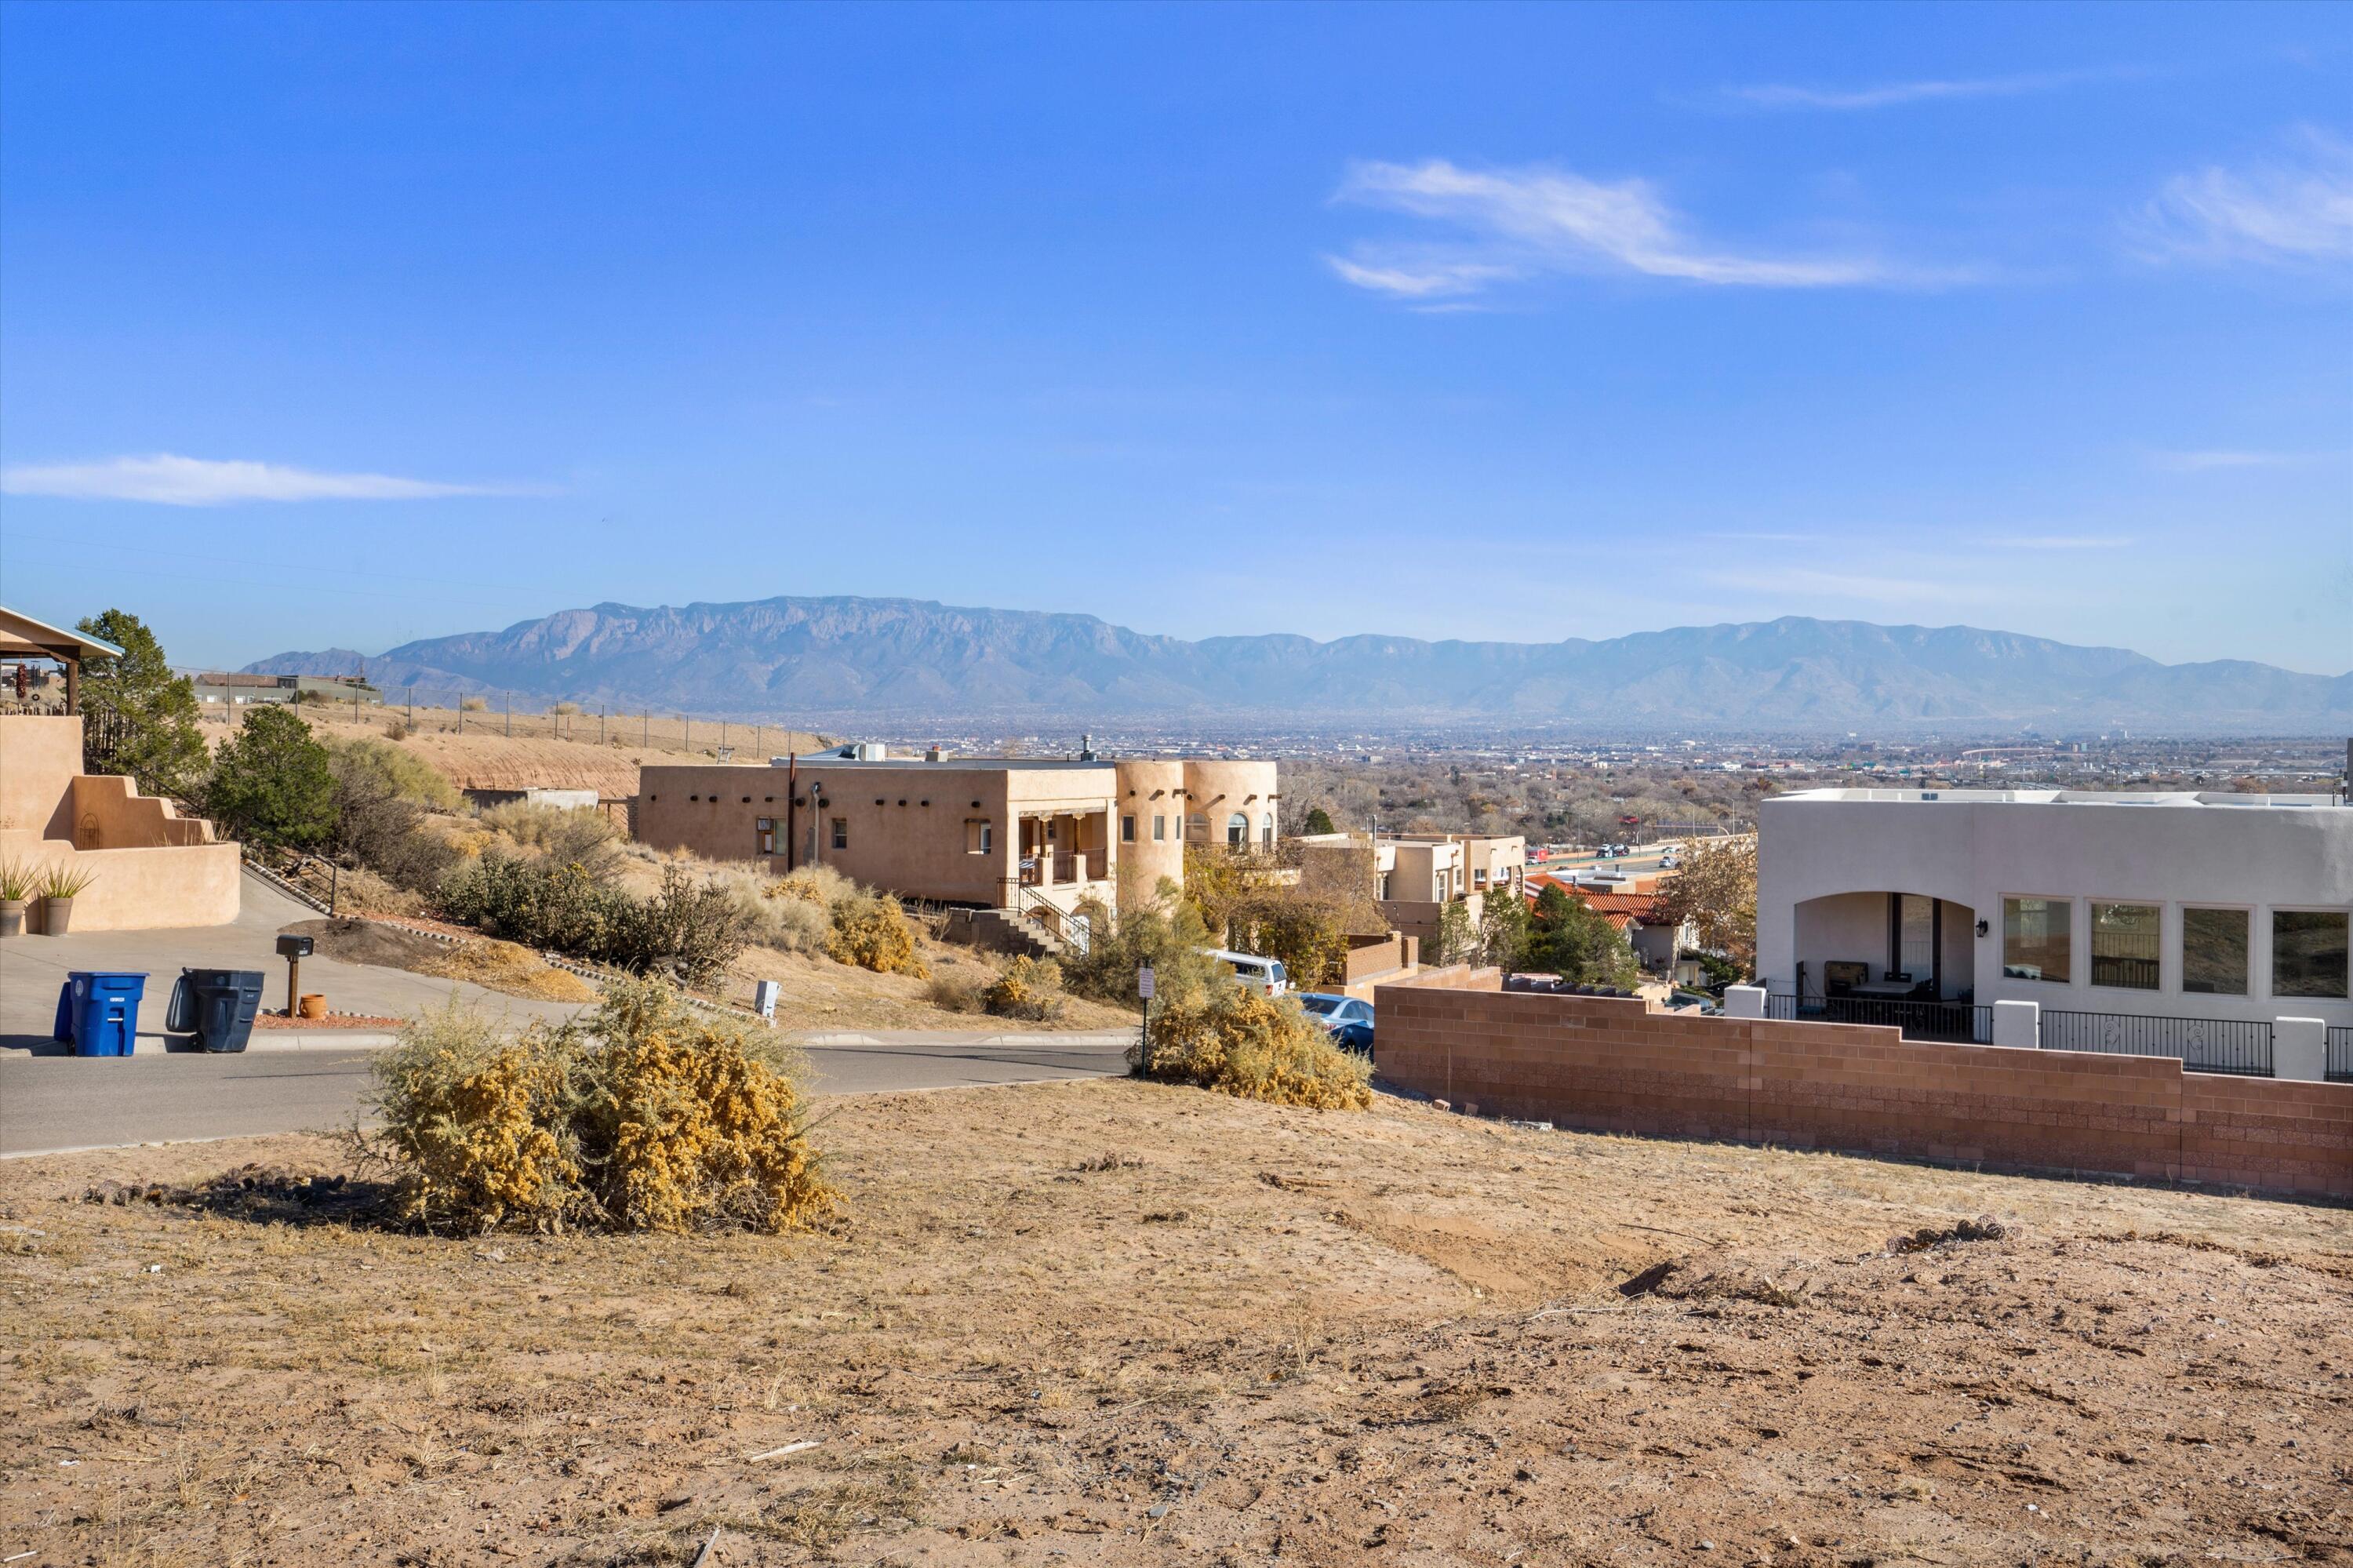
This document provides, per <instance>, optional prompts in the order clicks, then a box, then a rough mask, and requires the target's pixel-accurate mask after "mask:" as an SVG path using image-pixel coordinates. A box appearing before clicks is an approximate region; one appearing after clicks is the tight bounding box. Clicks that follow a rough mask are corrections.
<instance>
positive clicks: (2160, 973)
mask: <svg viewBox="0 0 2353 1568" xmlns="http://www.w3.org/2000/svg"><path fill="white" fill-rule="evenodd" d="M2026 896H2028V897H2037V896H2040V895H2035V894H2029V895H2026ZM2083 903H2084V986H2085V987H2086V988H2087V989H2089V990H2092V991H2121V992H2123V993H2124V994H2125V995H2126V996H2162V995H2164V994H2165V993H2166V992H2168V991H2171V990H2172V989H2173V988H2172V987H2171V986H2169V985H2168V984H2167V983H2166V980H2167V979H2168V973H2167V969H2166V964H2165V945H2166V944H2165V937H2166V927H2167V925H2168V920H2167V918H2166V911H2167V909H2168V905H2167V903H2166V901H2165V900H2164V899H2162V898H2085V899H2084V901H2083ZM2094 904H2129V905H2132V906H2135V907H2136V908H2140V909H2154V910H2156V911H2157V983H2156V984H2155V985H2153V986H2140V985H2102V984H2101V983H2100V982H2099V981H2098V980H2094V979H2093V978H2092V938H2093V935H2094V932H2096V931H2097V930H2098V927H2097V926H2096V925H2094V922H2093V918H2092V906H2094ZM2068 924H2070V925H2073V924H2074V922H2073V921H2072V920H2071V921H2069V922H2068ZM2177 945H2178V944H2177ZM2068 946H2069V948H2071V949H2072V948H2073V946H2074V944H2073V942H2070V943H2069V944H2068ZM2068 957H2069V967H2070V968H2073V952H2072V951H2071V952H2070V953H2069V955H2068Z"/></svg>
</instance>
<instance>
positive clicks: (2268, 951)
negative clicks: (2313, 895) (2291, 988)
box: [2248, 904, 2353, 1001]
mask: <svg viewBox="0 0 2353 1568" xmlns="http://www.w3.org/2000/svg"><path fill="white" fill-rule="evenodd" d="M2283 915H2334V916H2337V918H2338V919H2340V920H2342V921H2344V922H2345V925H2346V933H2347V936H2348V938H2353V909H2348V908H2346V907H2345V906H2344V905H2342V904H2274V905H2270V906H2266V907H2265V909H2264V910H2263V989H2264V991H2265V993H2266V994H2267V995H2269V996H2270V997H2271V999H2272V1000H2273V1001H2353V954H2348V962H2347V965H2346V976H2345V989H2344V990H2343V991H2338V992H2337V994H2336V995H2334V996H2309V995H2306V996H2296V995H2291V994H2289V993H2287V992H2284V991H2281V990H2280V988H2279V917H2280V916H2283ZM2248 983H2249V984H2250V985H2252V984H2253V977H2252V976H2250V977H2249V980H2248Z"/></svg>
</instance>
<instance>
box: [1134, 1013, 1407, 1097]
mask: <svg viewBox="0 0 2353 1568" xmlns="http://www.w3.org/2000/svg"><path fill="white" fill-rule="evenodd" d="M1151 1027H1152V1035H1151V1047H1152V1054H1151V1059H1150V1066H1149V1070H1148V1072H1147V1076H1150V1077H1154V1078H1157V1079H1159V1080H1160V1081H1161V1082H1163V1083H1169V1084H1192V1085H1196V1086H1199V1087H1201V1088H1205V1089H1217V1090H1219V1091H1220V1092H1222V1093H1225V1094H1229V1095H1235V1096H1238V1097H1240V1098H1242V1099H1247V1100H1266V1101H1269V1102H1271V1103H1272V1104H1275V1105H1283V1106H1307V1107H1312V1108H1314V1109H1316V1110H1363V1109H1365V1108H1366V1107H1367V1106H1370V1105H1371V1104H1372V1103H1373V1091H1372V1087H1371V1078H1372V1068H1371V1066H1370V1065H1369V1064H1367V1063H1366V1061H1365V1060H1364V1059H1363V1058H1362V1057H1360V1056H1356V1055H1355V1054H1351V1053H1349V1052H1346V1051H1343V1050H1341V1049H1340V1048H1339V1047H1338V1046H1336V1045H1335V1044H1332V1041H1331V1038H1330V1037H1329V1036H1328V1035H1326V1034H1325V1033H1324V1031H1322V1030H1321V1029H1318V1028H1317V1027H1316V1026H1315V1025H1314V1024H1313V1023H1311V1022H1308V1019H1307V1015H1306V1014H1305V1013H1303V1012H1301V1011H1300V1010H1299V1004H1298V1003H1297V1002H1295V1001H1289V1000H1288V999H1285V1000H1282V1001H1274V1000H1271V999H1269V998H1267V997H1263V996H1261V995H1259V994H1258V993H1257V992H1255V991H1243V990H1242V989H1241V988H1240V987H1239V986H1219V987H1215V988H1212V989H1211V990H1209V991H1207V992H1204V993H1203V994H1201V995H1199V996H1197V997H1193V998H1189V999H1187V1000H1184V1001H1176V1002H1172V1003H1170V1004H1168V1005H1167V1006H1165V1007H1155V1009H1154V1010H1153V1012H1152V1026H1151ZM1140 1049H1141V1048H1140V1047H1139V1048H1138V1050H1139V1051H1140ZM1137 1054H1138V1052H1136V1051H1132V1052H1131V1053H1130V1056H1131V1057H1132V1058H1133V1057H1134V1056H1135V1055H1137Z"/></svg>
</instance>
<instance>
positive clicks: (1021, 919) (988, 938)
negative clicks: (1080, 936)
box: [949, 909, 1071, 959]
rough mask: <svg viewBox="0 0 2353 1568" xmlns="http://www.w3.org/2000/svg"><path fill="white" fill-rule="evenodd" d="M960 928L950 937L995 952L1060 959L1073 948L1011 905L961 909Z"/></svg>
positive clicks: (958, 921)
mask: <svg viewBox="0 0 2353 1568" xmlns="http://www.w3.org/2000/svg"><path fill="white" fill-rule="evenodd" d="M956 913H957V916H959V918H958V919H957V920H956V922H955V927H961V929H956V928H955V927H951V929H950V932H949V938H950V939H951V940H955V941H964V942H969V943H971V944H972V946H974V947H976V948H987V949H988V950H989V951H991V952H997V953H1013V954H1018V955H1019V956H1021V957H1025V958H1030V959H1060V958H1061V957H1062V956H1063V955H1064V954H1066V953H1068V952H1069V951H1070V950H1071V945H1070V944H1069V943H1068V942H1065V941H1064V940H1062V938H1060V937H1058V936H1056V935H1054V933H1053V932H1051V931H1049V930H1048V929H1046V927H1043V926H1040V925H1039V923H1038V922H1037V921H1035V920H1032V919H1030V918H1029V917H1028V916H1023V915H1017V914H1015V913H1014V912H1013V911H1012V910H1010V909H972V910H958V911H957V912H956Z"/></svg>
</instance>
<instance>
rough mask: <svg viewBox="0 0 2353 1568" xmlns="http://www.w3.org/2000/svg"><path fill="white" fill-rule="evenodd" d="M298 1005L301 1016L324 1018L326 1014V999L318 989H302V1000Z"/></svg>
mask: <svg viewBox="0 0 2353 1568" xmlns="http://www.w3.org/2000/svg"><path fill="white" fill-rule="evenodd" d="M300 1005H301V1012H302V1016H303V1017H305V1018H324V1017H326V1016H327V999H326V997H325V996H323V995H322V994H321V993H320V992H318V991H304V992H303V993H302V1001H301V1004H300Z"/></svg>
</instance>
